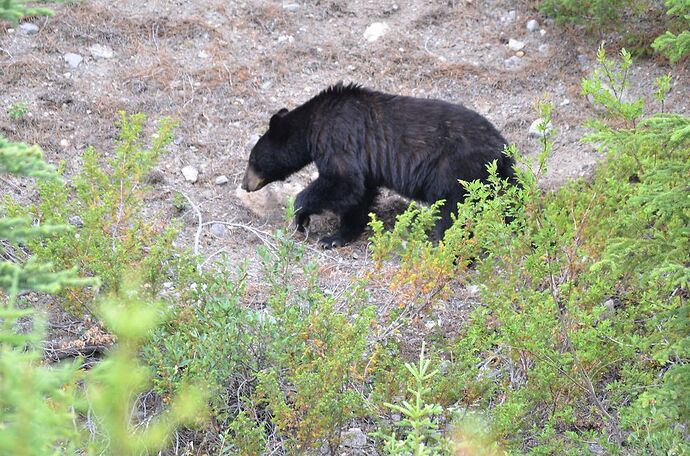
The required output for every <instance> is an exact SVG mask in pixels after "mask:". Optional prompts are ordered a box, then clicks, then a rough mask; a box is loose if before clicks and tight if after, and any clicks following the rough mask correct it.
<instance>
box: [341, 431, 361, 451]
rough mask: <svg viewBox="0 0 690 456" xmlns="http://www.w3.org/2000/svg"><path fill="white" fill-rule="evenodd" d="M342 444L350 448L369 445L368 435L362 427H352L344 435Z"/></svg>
mask: <svg viewBox="0 0 690 456" xmlns="http://www.w3.org/2000/svg"><path fill="white" fill-rule="evenodd" d="M342 445H343V446H345V447H349V448H364V447H365V446H367V435H366V434H365V433H364V432H362V430H361V429H360V428H350V429H348V430H347V431H346V432H344V433H343V435H342Z"/></svg>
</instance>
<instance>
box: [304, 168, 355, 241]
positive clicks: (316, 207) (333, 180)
mask: <svg viewBox="0 0 690 456" xmlns="http://www.w3.org/2000/svg"><path fill="white" fill-rule="evenodd" d="M364 194H365V191H364V186H363V185H361V184H359V183H358V180H356V179H352V178H350V179H346V178H340V177H329V176H326V175H320V176H319V177H318V178H317V179H316V180H315V181H314V182H312V183H310V184H309V185H308V186H307V188H305V189H304V190H302V191H301V192H300V193H299V194H298V195H297V198H295V211H296V214H295V225H296V226H297V229H298V230H300V231H302V230H304V228H305V227H306V226H307V225H308V224H309V218H310V216H311V215H317V214H320V213H322V212H323V211H325V210H330V211H333V212H335V213H336V214H338V215H340V216H341V219H342V216H343V215H344V214H347V213H348V212H350V211H352V210H354V209H356V208H360V206H361V205H362V200H363V199H364ZM367 208H368V204H367ZM360 211H361V209H360ZM359 218H360V217H358V219H359ZM341 221H342V220H341ZM356 225H360V221H359V220H358V221H357V223H356ZM365 225H366V223H365ZM341 231H342V224H341ZM346 231H347V230H346ZM355 231H356V229H355ZM360 232H361V231H360ZM336 236H337V235H336ZM346 237H351V236H346ZM324 239H325V238H324ZM349 240H350V239H347V241H349ZM331 244H333V243H331ZM336 244H337V243H336ZM322 245H324V243H322ZM333 246H336V245H331V246H330V247H333Z"/></svg>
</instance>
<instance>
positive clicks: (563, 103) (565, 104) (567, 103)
mask: <svg viewBox="0 0 690 456" xmlns="http://www.w3.org/2000/svg"><path fill="white" fill-rule="evenodd" d="M569 104H570V100H568V99H567V98H564V99H563V101H561V106H568V105H569Z"/></svg>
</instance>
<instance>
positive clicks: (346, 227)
mask: <svg viewBox="0 0 690 456" xmlns="http://www.w3.org/2000/svg"><path fill="white" fill-rule="evenodd" d="M377 195H378V191H377V190H376V189H367V190H366V191H365V193H364V197H363V198H362V201H360V203H359V204H357V205H356V206H354V207H352V208H350V209H347V210H346V211H345V212H343V213H342V214H341V215H340V228H339V229H338V232H337V233H335V234H332V235H330V236H324V237H322V238H321V239H319V245H320V246H321V247H323V248H324V249H332V248H337V247H342V246H344V245H346V244H348V243H350V242H352V241H354V240H355V239H357V238H358V237H359V235H360V234H362V232H363V231H364V229H365V228H366V227H367V223H369V210H370V209H371V206H372V205H373V204H374V200H375V199H376V196H377Z"/></svg>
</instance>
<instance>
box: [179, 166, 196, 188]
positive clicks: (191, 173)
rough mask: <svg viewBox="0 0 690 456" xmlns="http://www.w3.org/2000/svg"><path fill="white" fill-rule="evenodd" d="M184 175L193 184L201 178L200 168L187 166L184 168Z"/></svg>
mask: <svg viewBox="0 0 690 456" xmlns="http://www.w3.org/2000/svg"><path fill="white" fill-rule="evenodd" d="M182 175H183V176H184V179H185V180H186V181H187V182H191V183H192V184H193V183H194V182H196V181H197V179H198V178H199V170H198V169H196V168H195V167H193V166H185V167H184V168H182Z"/></svg>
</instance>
